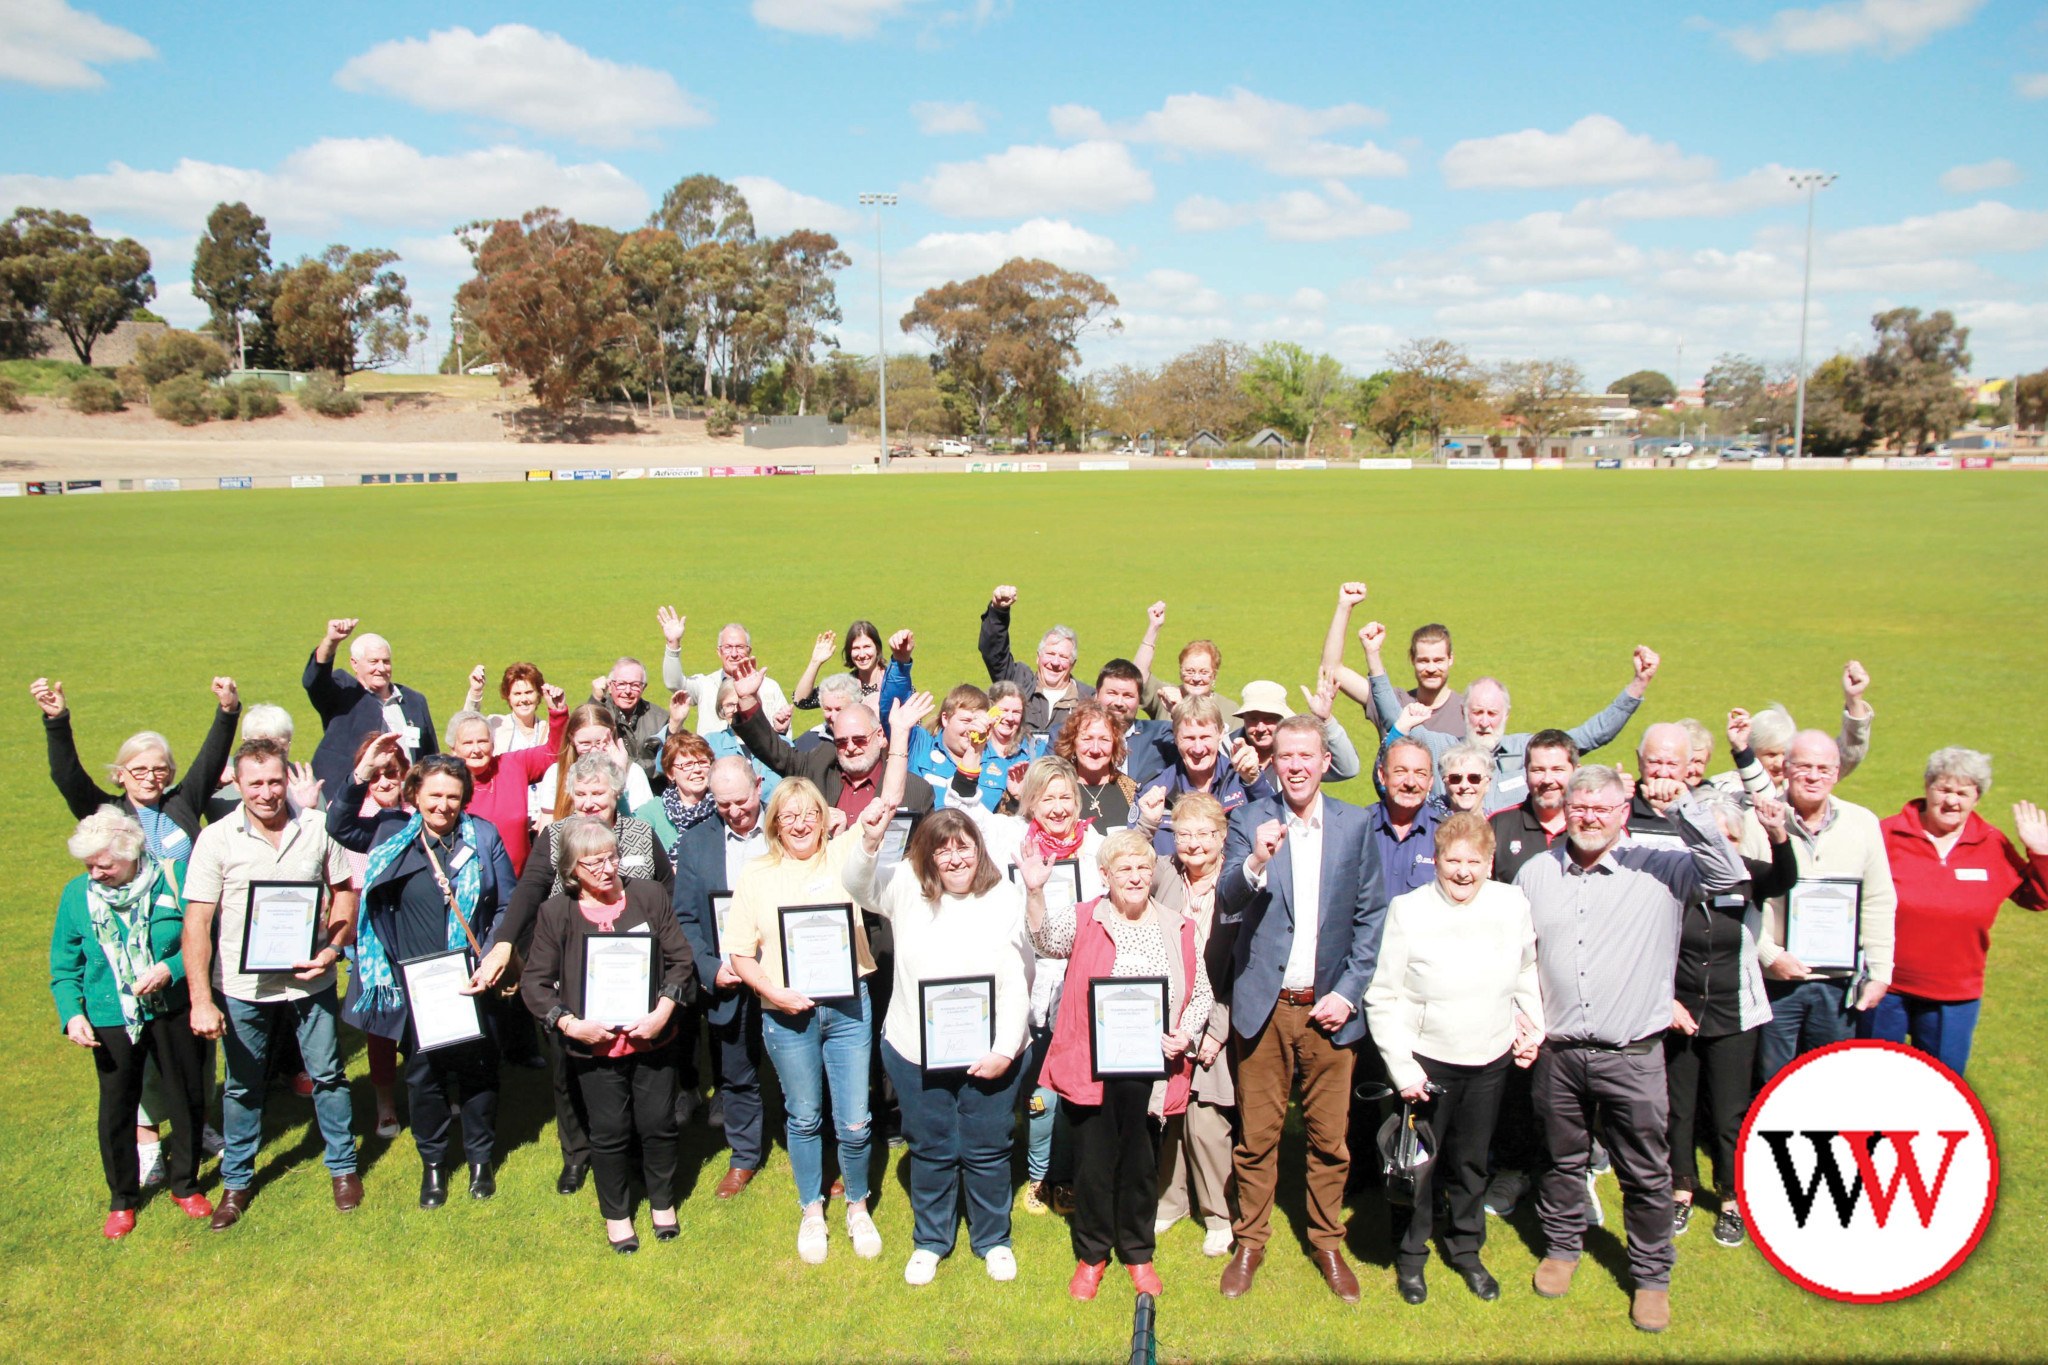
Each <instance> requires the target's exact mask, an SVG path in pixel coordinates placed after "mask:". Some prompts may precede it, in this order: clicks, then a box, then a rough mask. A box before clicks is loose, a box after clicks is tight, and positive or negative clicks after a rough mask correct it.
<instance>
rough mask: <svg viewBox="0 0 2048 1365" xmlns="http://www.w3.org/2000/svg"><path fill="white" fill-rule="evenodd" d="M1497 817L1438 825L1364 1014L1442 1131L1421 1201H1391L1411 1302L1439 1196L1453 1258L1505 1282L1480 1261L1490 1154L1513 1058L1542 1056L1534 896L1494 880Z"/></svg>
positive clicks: (1490, 1296) (1480, 1283) (1489, 1283)
mask: <svg viewBox="0 0 2048 1365" xmlns="http://www.w3.org/2000/svg"><path fill="white" fill-rule="evenodd" d="M1492 872H1493V827H1492V826H1491V825H1489V824H1488V823H1487V822H1486V820H1485V819H1484V818H1483V817H1481V816H1480V815H1478V814H1477V813H1476V812H1472V811H1460V812H1458V813H1456V814H1454V815H1452V816H1450V817H1449V818H1447V819H1446V820H1444V822H1443V823H1442V824H1440V825H1438V826H1437V830H1436V880H1435V881H1433V882H1431V883H1430V884H1429V885H1428V886H1423V887H1418V888H1416V889H1415V890H1413V891H1410V892H1409V893H1408V894H1406V895H1404V896H1397V897H1395V898H1394V901H1393V903H1392V904H1391V905H1389V906H1388V907H1387V920H1386V930H1385V934H1384V936H1383V937H1382V938H1381V940H1380V955H1379V964H1378V966H1377V968H1376V969H1375V970H1374V972H1373V978H1372V984H1371V985H1370V986H1368V987H1367V988H1366V992H1365V1013H1366V1020H1367V1022H1368V1024H1369V1025H1370V1027H1371V1029H1372V1038H1373V1041H1374V1042H1375V1043H1376V1044H1377V1045H1378V1047H1379V1050H1380V1055H1381V1056H1382V1057H1384V1058H1385V1059H1386V1063H1387V1074H1388V1076H1389V1077H1390V1078H1391V1079H1392V1081H1393V1083H1394V1086H1395V1088H1396V1089H1398V1090H1399V1091H1400V1092H1401V1097H1402V1098H1403V1099H1405V1100H1408V1101H1411V1102H1413V1103H1415V1104H1416V1105H1417V1112H1418V1114H1419V1115H1420V1116H1421V1117H1423V1118H1426V1119H1427V1120H1428V1121H1429V1125H1430V1128H1431V1130H1432V1131H1433V1134H1434V1136H1435V1138H1436V1145H1435V1155H1436V1160H1435V1162H1434V1163H1433V1165H1432V1166H1430V1167H1429V1168H1428V1169H1427V1170H1425V1172H1424V1174H1423V1176H1422V1179H1421V1181H1420V1182H1419V1183H1418V1184H1417V1187H1416V1190H1415V1203H1414V1206H1413V1207H1412V1208H1401V1207H1398V1206H1395V1207H1393V1208H1392V1209H1391V1212H1392V1214H1393V1219H1394V1236H1395V1239H1396V1243H1397V1245H1396V1249H1395V1252H1394V1281H1395V1285H1396V1287H1397V1289H1398V1290H1399V1291H1400V1295H1401V1297H1402V1299H1403V1300H1404V1301H1406V1302H1408V1303H1411V1304H1417V1303H1421V1302H1422V1301H1423V1300H1424V1299H1425V1298H1426V1297H1428V1293H1429V1290H1428V1286H1427V1284H1426V1283H1425V1281H1424V1279H1423V1273H1422V1272H1423V1267H1424V1266H1425V1265H1427V1264H1428V1262H1429V1238H1430V1233H1431V1231H1432V1222H1433V1217H1434V1214H1435V1204H1436V1192H1437V1191H1438V1190H1442V1191H1443V1192H1444V1194H1445V1196H1446V1200H1445V1202H1446V1203H1447V1204H1448V1206H1449V1211H1450V1218H1449V1226H1447V1227H1445V1228H1444V1229H1442V1232H1441V1241H1442V1244H1443V1252H1444V1259H1445V1260H1446V1261H1448V1262H1449V1263H1450V1265H1451V1267H1452V1269H1454V1270H1456V1271H1457V1272H1458V1275H1459V1278H1461V1279H1463V1280H1464V1281H1465V1285H1466V1287H1467V1288H1469V1289H1470V1290H1471V1291H1472V1292H1473V1293H1474V1294H1476V1295H1478V1296H1479V1297H1480V1298H1481V1299H1484V1300H1487V1301H1489V1302H1490V1301H1492V1300H1494V1299H1497V1298H1499V1297H1500V1285H1499V1284H1498V1283H1496V1282H1495V1281H1494V1278H1493V1276H1491V1275H1489V1274H1488V1273H1487V1271H1486V1267H1485V1266H1484V1265H1482V1264H1481V1263H1480V1260H1479V1252H1480V1249H1481V1248H1482V1247H1484V1246H1485V1245H1486V1207H1485V1202H1484V1201H1485V1197H1486V1153H1487V1147H1488V1145H1489V1144H1490V1143H1491V1142H1492V1140H1493V1120H1494V1115H1495V1114H1496V1113H1497V1112H1498V1110H1499V1107H1500V1094H1501V1085H1502V1083H1503V1081H1505V1079H1506V1078H1507V1071H1508V1067H1509V1066H1510V1065H1511V1064H1512V1065H1514V1066H1524V1067H1526V1066H1528V1065H1530V1064H1531V1063H1533V1062H1534V1061H1535V1060H1536V1047H1537V1044H1538V1043H1540V1042H1541V1041H1542V1038H1543V1006H1542V1002H1541V1000H1540V998H1539V996H1538V994H1537V987H1536V930H1535V926H1534V925H1533V924H1532V923H1531V921H1530V918H1529V901H1528V898H1527V897H1525V896H1524V895H1523V894H1522V893H1521V892H1520V891H1519V890H1517V889H1516V888H1515V887H1513V886H1510V885H1508V884H1507V883H1505V882H1496V881H1493V880H1492V879H1491V878H1492Z"/></svg>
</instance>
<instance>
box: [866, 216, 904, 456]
mask: <svg viewBox="0 0 2048 1365" xmlns="http://www.w3.org/2000/svg"><path fill="white" fill-rule="evenodd" d="M860 202H861V203H862V204H872V205H874V208H875V392H876V394H878V395H879V396H880V409H881V416H882V468H884V469H887V468H888V467H889V322H888V318H887V316H886V315H887V311H888V310H887V309H886V308H885V307H884V306H883V303H882V210H883V209H885V208H894V207H896V196H895V195H893V194H863V195H862V196H861V197H860Z"/></svg>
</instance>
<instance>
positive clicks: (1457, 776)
mask: <svg viewBox="0 0 2048 1365" xmlns="http://www.w3.org/2000/svg"><path fill="white" fill-rule="evenodd" d="M1484 781H1486V778H1485V776H1484V774H1481V773H1445V774H1444V785H1446V786H1458V787H1476V786H1478V785H1480V784H1481V783H1482V782H1484Z"/></svg>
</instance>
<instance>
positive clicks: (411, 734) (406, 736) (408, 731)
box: [398, 725, 420, 749]
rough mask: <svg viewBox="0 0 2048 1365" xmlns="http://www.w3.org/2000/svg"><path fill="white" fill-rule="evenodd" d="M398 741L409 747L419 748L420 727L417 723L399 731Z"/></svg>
mask: <svg viewBox="0 0 2048 1365" xmlns="http://www.w3.org/2000/svg"><path fill="white" fill-rule="evenodd" d="M398 742H399V743H401V744H403V745H404V746H405V747H406V748H407V749H417V748H419V747H420V727H419V726H417V725H408V726H406V727H405V728H404V729H402V730H400V731H399V732H398Z"/></svg>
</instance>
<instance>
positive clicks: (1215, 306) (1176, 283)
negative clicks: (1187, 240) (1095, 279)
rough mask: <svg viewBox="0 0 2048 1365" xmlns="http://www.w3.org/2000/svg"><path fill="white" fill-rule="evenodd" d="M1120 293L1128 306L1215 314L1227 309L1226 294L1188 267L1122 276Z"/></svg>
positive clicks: (1168, 311) (1204, 314)
mask: <svg viewBox="0 0 2048 1365" xmlns="http://www.w3.org/2000/svg"><path fill="white" fill-rule="evenodd" d="M1116 294H1117V298H1118V299H1119V300H1120V301H1121V302H1122V303H1123V304H1124V305H1125V306H1127V307H1131V308H1138V309H1146V310H1150V311H1154V312H1160V313H1173V314H1177V315H1181V316H1195V317H1212V316H1214V315H1215V314H1217V313H1220V312H1222V311H1223V295H1222V294H1220V293H1218V292H1217V291H1216V290H1214V289H1211V288H1210V287H1209V286H1208V285H1206V284H1203V283H1202V279H1201V276H1199V275H1195V274H1193V273H1191V272H1189V271H1186V270H1148V271H1146V272H1145V273H1144V274H1143V275H1141V276H1139V277H1138V278H1137V279H1134V280H1118V281H1117V282H1116Z"/></svg>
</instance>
